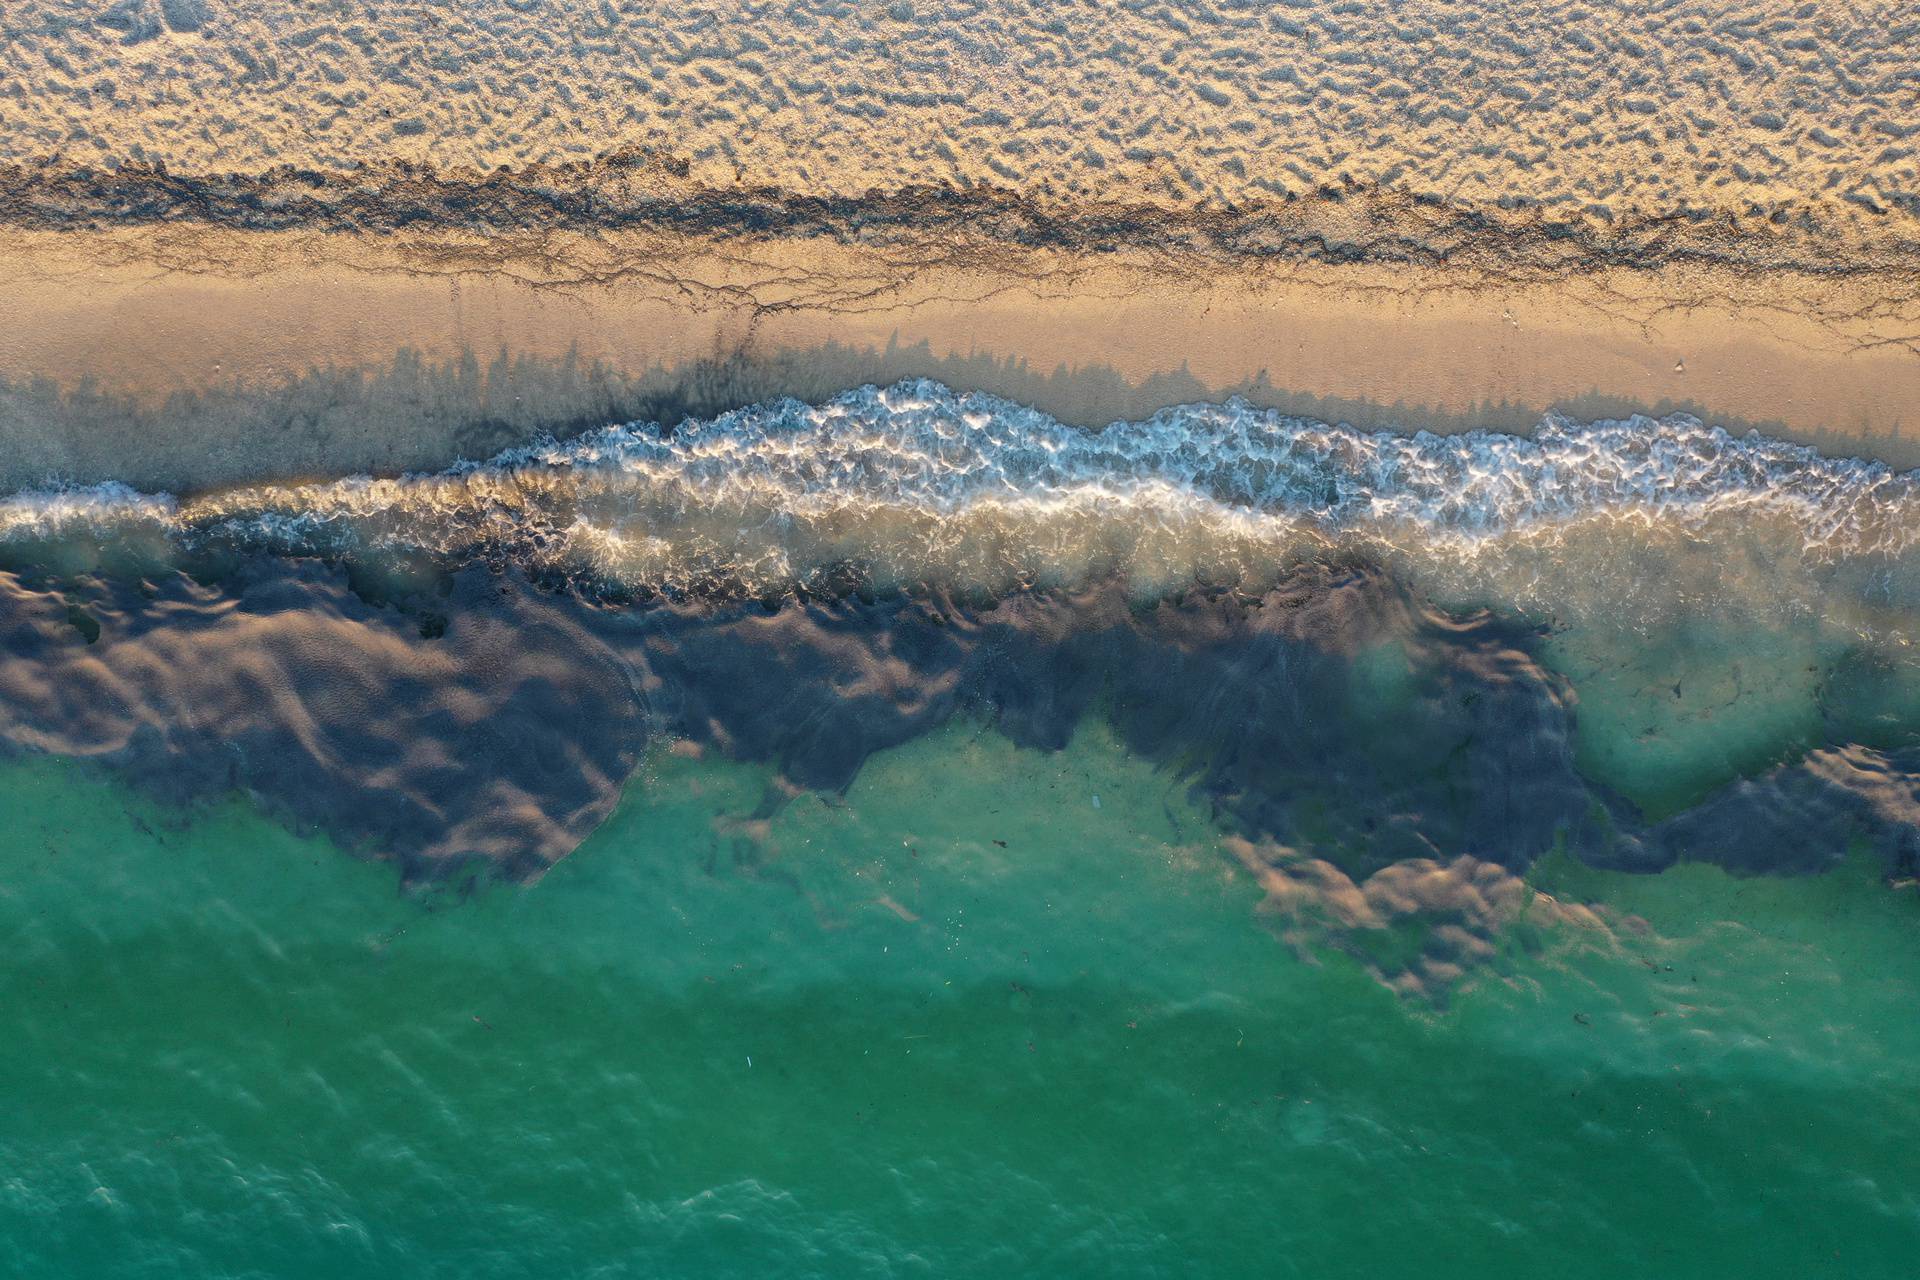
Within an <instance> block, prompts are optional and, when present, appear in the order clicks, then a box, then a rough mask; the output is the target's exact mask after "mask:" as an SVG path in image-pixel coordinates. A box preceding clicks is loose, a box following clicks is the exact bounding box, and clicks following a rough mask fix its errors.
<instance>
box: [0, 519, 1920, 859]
mask: <svg viewBox="0 0 1920 1280" xmlns="http://www.w3.org/2000/svg"><path fill="white" fill-rule="evenodd" d="M225 570H226V572H225V573H224V575H223V576H222V578H221V579H220V581H218V582H217V583H210V582H205V581H198V580H195V579H194V578H192V577H190V576H188V575H186V574H184V573H170V574H166V575H162V576H159V577H149V578H146V579H143V580H140V581H120V580H112V579H108V580H97V581H90V582H88V583H86V584H83V585H79V586H74V587H72V588H70V589H69V590H67V591H66V592H65V593H64V594H63V593H61V592H59V591H56V590H54V589H52V588H51V587H46V586H36V585H29V584H28V583H27V582H25V581H23V580H22V579H20V578H18V577H16V576H13V575H9V574H0V743H5V744H6V745H8V746H10V747H12V748H14V749H17V750H25V751H45V752H52V753H57V754H61V755H67V756H74V757H80V758H87V759H92V760H96V761H99V762H101V763H103V764H105V765H107V766H110V767H112V768H114V769H115V770H117V771H119V772H120V773H122V774H123V775H124V776H126V777H128V778H129V779H131V780H132V781H134V782H135V783H137V784H138V785H140V786H142V787H143V788H145V789H147V790H149V791H151V792H154V793H156V794H159V795H162V796H165V797H168V798H170V799H173V800H175V801H178V802H181V803H189V802H192V801H194V800H196V799H200V798H204V797H211V796H217V795H222V794H226V793H229V792H231V791H233V790H241V791H245V792H247V793H249V794H250V795H252V796H253V797H254V798H255V799H256V800H257V801H258V802H259V803H260V804H262V805H263V806H264V807H266V808H267V809H269V810H271V811H273V812H275V813H277V814H279V815H281V816H282V817H283V818H284V819H285V820H287V821H289V822H290V823H292V824H293V825H295V826H297V827H302V828H315V829H319V830H322V831H324V832H326V833H327V834H328V835H329V836H330V837H331V838H333V839H334V840H335V841H337V842H339V843H340V844H342V845H343V846H345V847H348V848H351V849H354V850H356V851H359V852H362V853H364V854H366V855H369V856H374V857H380V858H385V859H390V860H392V861H394V862H396V863H398V864H399V865H400V866H401V867H402V869H403V870H404V872H405V874H406V875H408V876H409V877H415V878H418V877H438V876H442V875H446V874H449V873H451V872H453V871H456V870H459V869H462V868H472V867H474V866H476V865H478V866H484V867H486V868H488V869H490V870H491V871H492V872H493V873H495V874H498V875H500V876H503V877H507V878H524V877H528V876H532V875H535V874H537V873H538V872H540V871H541V870H543V869H544V868H545V867H546V866H548V865H550V864H551V863H552V862H553V861H555V860H556V859H558V858H560V857H563V856H565V855H566V854H567V853H569V852H570V851H571V850H572V849H573V848H574V847H575V846H576V845H578V843H579V842H580V841H581V840H582V839H584V838H585V836H586V835H587V834H588V833H589V832H591V831H592V830H593V828H594V827H595V826H596V825H598V823H599V822H600V821H601V820H603V819H604V818H605V816H606V815H607V813H608V812H610V810H611V808H612V806H613V804H614V803H615V801H616V799H617V797H618V794H619V791H620V788H621V786H622V785H623V783H624V782H625V780H626V778H627V777H628V775H629V774H630V773H631V771H632V770H633V769H634V767H635V766H636V764H637V762H638V761H639V760H640V758H641V756H642V754H643V752H644V751H645V749H646V747H647V744H648V742H649V741H650V740H651V739H654V738H657V737H677V738H685V739H690V740H692V741H695V742H698V743H701V744H703V745H705V746H707V747H710V748H713V749H717V750H721V751H723V752H725V753H727V754H729V755H731V756H733V757H736V758H740V759H745V760H754V761H764V762H768V763H771V764H773V765H774V766H776V767H777V768H778V769H779V770H780V772H781V773H782V774H783V775H784V776H785V778H786V779H787V780H789V781H790V782H791V783H793V784H795V785H796V786H799V787H805V788H814V789H818V790H821V791H826V792H832V791H837V790H840V789H844V788H845V787H846V786H847V785H848V784H849V783H851V782H852V780H853V779H854V777H855V776H856V775H857V773H858V772H859V770H860V768H861V766H862V764H863V763H864V762H865V760H866V759H867V758H868V757H869V756H870V755H872V754H873V753H874V752H876V751H881V750H884V749H886V748H888V747H892V746H896V745H898V744H900V743H903V742H906V741H908V740H909V739H911V738H914V737H916V736H918V735H920V734H923V733H926V732H929V731H931V730H933V729H935V728H937V727H938V726H940V725H942V724H944V723H945V722H947V721H948V720H950V719H951V718H952V717H954V716H956V715H971V716H978V717H982V718H984V719H986V720H988V721H989V722H991V723H992V724H993V725H995V726H996V727H997V728H998V730H999V731H1000V732H1002V733H1004V734H1006V735H1007V736H1008V737H1009V738H1011V739H1013V740H1014V741H1016V742H1018V743H1020V744H1022V745H1025V746H1029V747H1033V748H1035V749H1039V750H1048V749H1054V748H1058V747H1060V746H1062V745H1064V744H1065V743H1066V742H1067V741H1068V740H1069V738H1070V737H1071V735H1072V734H1073V732H1074V729H1075V727H1076V726H1077V725H1078V724H1079V723H1081V721H1083V720H1084V719H1086V718H1087V717H1089V716H1095V715H1101V716H1105V717H1107V718H1108V719H1109V720H1110V722H1111V723H1112V725H1113V727H1114V728H1115V730H1116V731H1117V733H1118V735H1119V736H1120V739H1121V740H1122V741H1123V742H1124V743H1125V744H1126V746H1127V747H1128V748H1129V749H1130V750H1132V751H1134V752H1135V753H1137V754H1139V755H1141V756H1143V757H1145V758H1148V759H1151V760H1153V761H1155V762H1157V763H1158V764H1160V765H1161V766H1163V767H1165V768H1167V769H1170V770H1173V771H1176V772H1178V773H1179V774H1180V775H1182V776H1184V777H1187V778H1190V779H1191V781H1192V784H1193V786H1194V787H1195V789H1196V791H1197V792H1198V793H1199V794H1201V795H1204V796H1205V797H1207V798H1208V799H1209V800H1210V801H1211V802H1212V804H1213V806H1214V808H1215V811H1216V814H1217V815H1218V816H1219V817H1220V819H1221V820H1222V822H1223V824H1225V825H1226V826H1228V827H1229V828H1231V829H1237V830H1238V831H1240V832H1242V833H1243V834H1245V835H1246V836H1248V837H1250V838H1256V839H1260V840H1264V841H1269V842H1272V843H1273V844H1275V845H1277V846H1281V847H1286V848H1296V849H1302V850H1310V851H1311V852H1312V853H1313V855H1314V856H1316V857H1319V858H1323V859H1325V860H1327V861H1328V862H1330V863H1332V864H1334V865H1337V866H1339V867H1341V868H1342V869H1343V870H1344V871H1345V872H1347V873H1349V874H1351V875H1354V876H1364V875H1367V874H1370V873H1371V872H1373V871H1375V870H1378V869H1379V868H1381V867H1385V866H1388V865H1390V864H1393V863H1396V862H1401V861H1404V860H1407V859H1412V858H1439V859H1449V858H1453V857H1456V856H1460V855H1469V856H1472V857H1474V858H1477V859H1480V860H1483V861H1485V862H1489V863H1497V864H1499V865H1500V866H1502V867H1505V868H1508V869H1510V870H1520V869H1524V868H1525V867H1526V866H1527V865H1529V864H1530V863H1531V862H1532V861H1533V860H1534V859H1535V858H1537V857H1539V856H1540V855H1541V854H1543V853H1545V852H1547V851H1548V850H1550V849H1552V848H1555V847H1557V846H1562V845H1564V847H1566V848H1568V849H1569V850H1570V851H1572V852H1573V853H1575V854H1576V855H1577V856H1579V857H1581V858H1583V859H1585V860H1586V861H1588V862H1591V863H1594V864H1597V865H1606V866H1618V867H1629V868H1635V869H1645V870H1652V869H1657V868H1659V867H1662V866H1665V865H1668V864H1670V863H1671V862H1673V861H1675V860H1676V859H1680V858H1699V859H1705V860H1710V861H1713V862H1717V863H1720V864H1722V865H1725V866H1728V867H1730V868H1734V869H1737V870H1745V871H1806V870H1813V869H1817V868H1818V867H1821V866H1824V865H1826V864H1827V863H1828V862H1830V861H1832V860H1833V859H1835V858H1837V857H1839V856H1840V855H1841V854H1842V853H1843V852H1844V851H1845V848H1846V847H1847V845H1848V843H1849V842H1850V841H1854V840H1858V839H1867V840H1871V841H1874V842H1876V843H1877V844H1878V845H1879V846H1880V847H1881V848H1882V850H1883V851H1884V852H1885V853H1886V854H1887V856H1888V857H1889V858H1890V859H1892V860H1896V861H1897V860H1899V859H1906V860H1908V861H1911V860H1912V857H1913V849H1914V847H1915V835H1916V832H1917V831H1920V802H1916V800H1915V790H1916V788H1915V778H1916V776H1917V771H1920V756H1915V755H1914V753H1912V752H1907V753H1901V752H1898V751H1895V752H1889V753H1882V752H1875V751H1872V750H1869V749H1867V748H1864V747H1856V746H1846V745H1843V744H1842V745H1836V746H1835V747H1833V748H1831V749H1823V750H1820V751H1816V752H1814V753H1813V754H1812V755H1810V756H1808V757H1807V758H1806V759H1804V760H1802V761H1801V762H1799V763H1797V764H1791V765H1783V766H1780V767H1778V768H1776V769H1774V770H1773V771H1771V772H1770V773H1768V774H1766V775H1764V776H1762V777H1758V778H1754V779H1749V780H1745V781H1741V782H1739V783H1736V784H1735V785H1733V786H1731V787H1729V788H1727V789H1725V790H1724V791H1722V792H1720V793H1718V794H1716V795H1715V796H1713V797H1712V798H1710V799H1709V800H1708V801H1707V802H1706V803H1705V804H1703V805H1701V806H1699V807H1697V808H1696V809H1694V810H1691V811H1688V812H1686V813H1682V814H1680V815H1678V816H1675V817H1672V818H1670V819H1668V820H1666V821H1663V822H1661V823H1660V824H1658V825H1655V826H1652V827H1648V826H1646V825H1645V824H1643V823H1641V822H1640V821H1639V819H1638V817H1637V815H1636V814H1635V812H1634V811H1633V809H1632V807H1631V805H1629V804H1627V803H1626V802H1625V801H1623V800H1621V799H1620V798H1619V797H1617V796H1614V795H1612V794H1610V793H1608V792H1607V791H1606V790H1605V789H1604V788H1602V787H1599V786H1597V785H1595V784H1594V783H1592V782H1591V781H1589V780H1587V779H1585V778H1583V777H1582V776H1581V774H1580V773H1579V772H1578V771H1577V769H1576V768H1575V765H1574V752H1573V746H1572V742H1573V731H1574V723H1575V714H1576V713H1575V706H1574V699H1573V697H1572V695H1571V692H1570V690H1569V689H1568V688H1567V686H1566V685H1565V683H1564V681H1563V680H1561V678H1560V677H1558V676H1556V675H1554V674H1553V673H1552V672H1550V671H1548V670H1547V669H1546V668H1544V667H1543V666H1542V665H1541V664H1540V663H1539V662H1538V661H1537V660H1536V658H1535V656H1534V654H1533V652H1532V650H1533V648H1534V646H1535V642H1536V640H1537V636H1536V633H1535V632H1533V631H1532V630H1530V629H1529V628H1527V627H1524V626H1521V625H1519V624H1516V623H1514V622H1511V621H1508V620H1505V619H1502V618H1499V617H1496V616H1494V615H1491V614H1486V613H1476V614H1471V615H1464V616H1462V615H1455V614H1450V613H1447V612H1445V611H1443V610H1440V609H1437V608H1434V607H1432V606H1431V605H1429V604H1427V603H1425V602H1423V601H1421V600H1420V599H1418V598H1417V597H1416V596H1415V595H1414V594H1413V593H1412V592H1410V591H1409V590H1408V589H1407V588H1406V587H1405V586H1404V585H1402V584H1400V583H1399V582H1397V581H1395V580H1394V579H1393V578H1392V577H1391V576H1389V575H1388V574H1386V573H1384V572H1383V571H1381V570H1379V569H1377V568H1373V567H1370V566H1364V565H1362V566H1353V565H1337V564H1314V565H1309V566H1307V567H1304V568H1302V569H1300V570H1298V571H1297V572H1294V573H1292V574H1290V575H1289V576H1288V577H1286V578H1285V579H1284V580H1282V581H1281V582H1280V583H1279V585H1278V586H1276V587H1275V588H1274V589H1272V590H1270V591H1267V592H1265V593H1263V594H1259V595H1247V594H1242V593H1238V592H1235V591H1231V590H1225V589H1220V590H1208V589H1198V588H1196V589H1193V590H1189V591H1187V592H1185V593H1183V594H1179V595H1175V596H1170V597H1168V598H1165V599H1162V600H1159V601H1158V602H1156V603H1152V604H1142V603H1141V602H1139V601H1138V600H1137V599H1133V598H1130V597H1129V596H1128V595H1127V593H1126V592H1125V590H1124V589H1123V588H1122V587H1121V586H1120V585H1119V584H1117V583H1113V584H1097V585H1092V586H1088V587H1085V588H1083V589H1079V590H1072V591H1031V592H1021V593H1017V594H1014V595H1010V596H1007V597H1004V598H999V599H965V598H961V597H959V596H955V595H951V594H946V593H940V592H932V593H927V594H923V595H906V594H901V595H892V596H872V595H870V594H864V595H863V593H860V592H858V591H852V592H849V593H848V594H846V595H844V596H836V597H832V598H821V597H818V596H814V597H800V596H787V597H781V598H779V599H775V600H768V601H762V600H740V599H730V598H726V597H725V596H721V597H718V598H715V599H708V600H680V601H667V600H662V599H654V600H652V601H649V602H644V603H635V602H620V603H608V602H604V601H597V600H592V599H588V598H584V597H583V596H581V595H580V594H577V593H575V592H571V591H565V590H549V589H546V588H543V587H541V586H538V585H535V584H533V583H530V582H528V581H527V580H526V579H524V578H523V577H521V576H519V575H518V574H516V573H511V572H504V573H503V572H495V571H490V570H488V569H486V568H477V567H476V568H468V569H465V570H462V571H460V572H458V573H455V574H453V575H452V576H451V577H449V578H447V579H445V580H444V581H443V583H442V585H441V588H440V589H439V590H438V591H433V590H431V589H427V590H428V594H427V595H425V596H423V597H422V598H420V599H392V598H385V599H382V598H379V597H376V599H380V602H379V603H370V602H369V600H368V599H367V598H366V597H365V596H363V594H361V593H358V592H356V590H355V589H354V587H353V585H352V584H350V582H349V580H348V576H347V574H346V572H345V571H344V570H341V569H338V568H336V567H332V566H328V565H326V564H323V563H321V562H317V561H311V560H284V559H277V558H274V557H271V556H266V555H258V556H254V557H247V558H241V559H239V560H237V561H231V562H229V563H228V564H227V565H226V566H225ZM76 613H77V614H79V615H80V616H83V617H85V618H86V619H88V620H90V621H91V622H92V623H93V626H94V628H97V630H95V631H94V632H93V633H92V635H91V636H88V635H84V634H82V633H81V631H82V629H80V628H79V625H78V624H76V623H74V622H73V621H72V618H73V617H74V616H75V615H76ZM1910 756H1912V757H1914V758H1909V757H1910Z"/></svg>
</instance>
